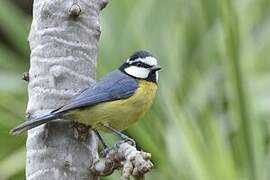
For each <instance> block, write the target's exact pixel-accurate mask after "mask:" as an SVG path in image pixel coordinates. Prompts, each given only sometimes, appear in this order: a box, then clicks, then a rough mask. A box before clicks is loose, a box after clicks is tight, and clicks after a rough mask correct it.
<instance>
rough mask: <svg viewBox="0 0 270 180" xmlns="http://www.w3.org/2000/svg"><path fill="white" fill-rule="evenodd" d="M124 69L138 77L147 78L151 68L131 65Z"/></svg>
mask: <svg viewBox="0 0 270 180" xmlns="http://www.w3.org/2000/svg"><path fill="white" fill-rule="evenodd" d="M124 71H125V72H126V73H127V74H129V75H131V76H133V77H136V78H141V79H145V78H147V77H148V75H149V73H150V70H149V69H145V68H142V67H137V66H130V67H127V68H125V69H124Z"/></svg>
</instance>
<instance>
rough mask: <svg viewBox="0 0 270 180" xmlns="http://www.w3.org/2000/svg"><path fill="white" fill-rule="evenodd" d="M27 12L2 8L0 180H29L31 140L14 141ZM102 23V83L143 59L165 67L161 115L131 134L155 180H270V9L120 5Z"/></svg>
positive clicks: (222, 3) (124, 0)
mask: <svg viewBox="0 0 270 180" xmlns="http://www.w3.org/2000/svg"><path fill="white" fill-rule="evenodd" d="M28 3H29V2H28ZM10 12H12V14H10ZM26 12H27V11H25V9H22V8H21V6H18V3H15V1H9V0H1V1H0V80H1V82H2V83H1V85H0V145H1V148H0V179H24V161H25V160H24V158H25V157H24V156H25V152H24V143H25V136H18V137H12V136H10V135H9V134H8V131H9V129H11V128H12V127H14V126H15V124H17V123H19V122H20V121H22V119H23V117H24V113H23V112H24V109H25V108H26V104H27V91H26V84H25V83H24V82H22V81H20V76H21V74H22V72H23V71H27V69H28V68H29V60H28V59H29V49H28V45H27V41H26V40H27V34H28V31H29V27H30V23H31V17H30V15H29V14H26ZM101 22H102V35H101V39H100V53H99V61H98V76H99V77H100V76H102V75H104V74H105V73H107V72H108V71H110V70H112V69H115V68H117V67H118V66H119V64H121V63H122V62H123V59H125V58H127V57H128V56H129V55H130V54H131V53H132V52H133V51H135V50H137V49H146V50H149V51H150V52H152V53H153V54H154V55H155V56H156V57H158V59H159V60H160V63H161V65H162V67H163V70H162V71H161V74H160V85H159V92H158V95H157V98H156V101H155V103H154V106H153V108H152V109H151V111H150V112H149V113H147V115H146V116H145V117H144V118H142V120H141V121H140V122H139V123H138V124H136V125H134V126H132V127H131V128H129V129H128V130H127V133H129V135H130V136H132V137H134V138H135V139H136V141H137V142H138V144H139V146H140V147H142V148H143V149H144V150H146V151H149V152H151V153H152V156H153V160H154V163H155V169H154V170H153V171H152V172H151V173H150V174H149V175H148V177H149V179H157V180H163V179H175V180H176V179H182V180H242V179H243V180H245V179H250V180H255V179H258V180H269V179H270V148H269V133H270V126H269V125H270V124H269V119H268V117H269V115H270V113H269V112H270V111H269V109H270V93H269V89H270V78H269V77H270V71H269V70H270V61H269V58H270V54H269V51H270V36H269V33H270V1H269V0H256V1H254V0H235V1H233V0H218V1H215V0H190V1H188V0H170V1H159V0H147V1H145V0H136V1H132V0H118V1H111V2H110V3H109V5H108V6H107V8H106V9H104V11H103V12H102V17H101ZM11 167H12V168H11ZM105 179H119V174H117V173H114V175H113V176H110V177H107V178H105Z"/></svg>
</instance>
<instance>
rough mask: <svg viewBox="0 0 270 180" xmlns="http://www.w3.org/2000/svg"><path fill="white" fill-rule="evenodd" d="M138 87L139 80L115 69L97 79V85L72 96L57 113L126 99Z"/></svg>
mask: <svg viewBox="0 0 270 180" xmlns="http://www.w3.org/2000/svg"><path fill="white" fill-rule="evenodd" d="M137 88H138V82H137V80H136V79H134V78H132V77H130V76H128V75H126V74H124V73H122V72H121V71H119V70H115V71H113V72H111V73H109V74H108V75H106V76H104V77H103V78H102V79H100V80H99V81H97V83H96V84H95V85H93V86H91V87H89V88H87V89H85V90H83V91H82V92H81V93H80V94H78V95H76V96H74V97H73V98H71V99H70V100H69V101H68V102H67V104H66V105H64V106H63V107H62V108H60V109H59V110H56V111H55V113H62V112H65V111H68V110H71V109H77V108H81V107H86V106H93V105H96V104H99V103H102V102H107V101H113V100H119V99H125V98H128V97H130V96H132V95H133V94H134V93H135V91H136V89H137Z"/></svg>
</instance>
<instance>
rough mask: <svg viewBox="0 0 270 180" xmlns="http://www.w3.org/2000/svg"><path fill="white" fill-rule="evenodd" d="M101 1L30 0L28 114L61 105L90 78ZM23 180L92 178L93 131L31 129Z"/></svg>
mask: <svg viewBox="0 0 270 180" xmlns="http://www.w3.org/2000/svg"><path fill="white" fill-rule="evenodd" d="M105 5H106V0H35V1H34V5H33V22H32V26H31V31H30V35H29V43H30V48H31V67H30V71H29V76H30V80H29V85H28V93H29V102H28V107H27V113H28V115H30V116H35V115H38V114H42V113H44V112H48V111H50V110H53V109H55V108H58V107H60V106H61V105H63V104H64V103H65V102H66V101H67V100H68V99H69V98H70V97H71V96H72V95H74V94H76V93H77V92H78V91H80V90H81V89H84V88H85V87H87V86H89V85H90V84H91V83H92V82H94V79H95V67H96V58H97V51H98V47H97V44H98V40H99V36H100V26H99V14H100V10H101V9H102V8H103V7H105ZM26 147H27V162H26V179H27V180H48V179H50V180H61V179H65V180H69V179H70V180H71V179H72V180H73V179H78V180H85V179H89V180H92V179H97V177H96V176H95V175H93V174H92V172H91V171H90V170H89V168H90V166H91V165H92V163H93V161H94V160H95V159H97V158H98V154H97V141H96V137H95V136H94V135H93V133H92V131H89V130H88V129H87V128H85V127H83V126H81V125H78V124H73V123H71V122H66V121H65V122H53V123H49V124H47V125H43V126H40V127H37V128H34V129H32V130H30V131H29V132H28V139H27V144H26Z"/></svg>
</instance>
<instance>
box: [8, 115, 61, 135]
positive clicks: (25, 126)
mask: <svg viewBox="0 0 270 180" xmlns="http://www.w3.org/2000/svg"><path fill="white" fill-rule="evenodd" d="M58 117H59V115H56V114H53V113H50V114H46V115H44V116H40V117H37V118H34V119H30V120H28V121H25V122H24V123H22V124H20V125H18V126H17V127H15V128H14V129H12V130H11V131H10V133H11V134H12V135H15V134H20V133H22V132H24V131H27V130H29V129H32V128H34V127H37V126H39V125H41V124H44V123H47V122H50V121H52V120H55V119H57V118H58Z"/></svg>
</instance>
